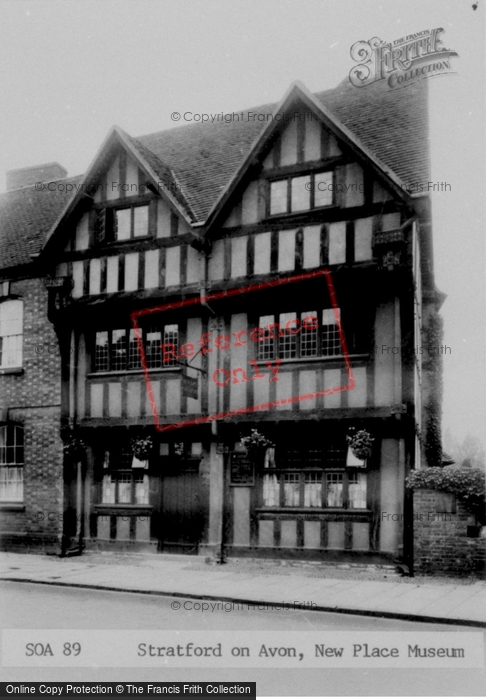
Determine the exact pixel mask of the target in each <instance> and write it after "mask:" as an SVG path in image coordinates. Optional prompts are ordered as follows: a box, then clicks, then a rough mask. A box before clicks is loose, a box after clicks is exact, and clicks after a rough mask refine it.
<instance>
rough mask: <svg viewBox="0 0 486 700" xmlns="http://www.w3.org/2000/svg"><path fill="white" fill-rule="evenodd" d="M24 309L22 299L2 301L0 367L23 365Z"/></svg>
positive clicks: (0, 304)
mask: <svg viewBox="0 0 486 700" xmlns="http://www.w3.org/2000/svg"><path fill="white" fill-rule="evenodd" d="M23 310H24V303H23V301H21V300H20V299H10V300H9V301H3V302H1V303H0V369H6V368H9V367H22V340H23Z"/></svg>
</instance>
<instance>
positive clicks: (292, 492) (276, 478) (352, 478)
mask: <svg viewBox="0 0 486 700" xmlns="http://www.w3.org/2000/svg"><path fill="white" fill-rule="evenodd" d="M263 506H267V507H279V506H281V507H284V508H299V507H300V508H353V509H359V508H366V507H367V506H366V474H362V473H359V474H358V473H353V472H325V471H321V472H304V471H301V472H280V473H278V472H273V473H269V474H264V475H263Z"/></svg>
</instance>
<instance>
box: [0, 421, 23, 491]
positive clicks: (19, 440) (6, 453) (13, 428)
mask: <svg viewBox="0 0 486 700" xmlns="http://www.w3.org/2000/svg"><path fill="white" fill-rule="evenodd" d="M23 500H24V431H23V429H22V428H21V427H20V426H18V425H2V426H0V502H4V503H5V502H13V503H19V502H20V503H21V502H22V501H23Z"/></svg>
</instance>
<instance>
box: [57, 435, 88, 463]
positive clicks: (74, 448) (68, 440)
mask: <svg viewBox="0 0 486 700" xmlns="http://www.w3.org/2000/svg"><path fill="white" fill-rule="evenodd" d="M63 440H64V445H63V448H62V449H63V452H64V454H65V455H66V457H68V458H69V459H71V460H72V461H73V462H79V461H80V460H81V459H82V457H83V455H84V453H85V451H86V445H85V443H84V442H83V441H82V440H81V439H80V438H78V437H77V436H76V434H75V433H74V432H73V431H72V430H69V431H68V432H67V433H65V435H64V436H63Z"/></svg>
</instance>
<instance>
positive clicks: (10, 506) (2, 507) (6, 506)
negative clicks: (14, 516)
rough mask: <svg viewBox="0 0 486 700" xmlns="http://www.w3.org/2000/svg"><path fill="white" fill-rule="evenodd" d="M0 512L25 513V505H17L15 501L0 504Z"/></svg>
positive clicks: (19, 503)
mask: <svg viewBox="0 0 486 700" xmlns="http://www.w3.org/2000/svg"><path fill="white" fill-rule="evenodd" d="M0 511H12V512H14V511H16V512H18V513H23V512H24V511H25V505H24V503H23V502H22V503H21V502H18V503H16V502H15V501H10V502H7V501H5V502H4V503H0Z"/></svg>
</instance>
